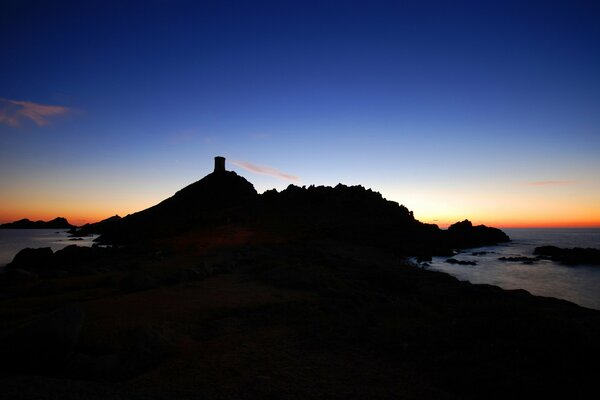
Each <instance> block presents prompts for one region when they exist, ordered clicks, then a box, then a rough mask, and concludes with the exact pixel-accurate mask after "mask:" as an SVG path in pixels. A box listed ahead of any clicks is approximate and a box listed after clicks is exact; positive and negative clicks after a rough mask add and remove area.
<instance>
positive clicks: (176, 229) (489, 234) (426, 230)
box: [76, 157, 509, 257]
mask: <svg viewBox="0 0 600 400" xmlns="http://www.w3.org/2000/svg"><path fill="white" fill-rule="evenodd" d="M231 225H237V226H243V227H246V228H248V229H253V230H260V231H261V232H265V233H269V234H272V235H279V236H283V237H295V238H311V239H324V238H328V239H336V240H343V241H347V242H350V243H361V244H369V245H374V246H378V247H382V248H387V249H389V250H393V251H395V252H397V253H398V254H401V255H407V256H408V255H415V256H422V257H427V256H431V255H452V254H453V249H457V248H467V247H477V246H484V245H492V244H496V243H500V242H504V241H508V240H509V238H508V236H507V235H506V234H505V233H504V232H502V231H500V230H499V229H496V228H489V227H486V226H484V225H479V226H473V225H472V224H471V222H469V221H467V220H465V221H462V222H458V223H456V224H454V225H452V226H450V227H449V228H448V230H442V229H439V227H438V226H437V225H432V224H425V223H422V222H420V221H418V220H416V219H415V218H414V216H413V213H412V212H411V211H409V210H408V209H407V208H406V207H404V206H402V205H399V204H398V203H396V202H393V201H389V200H386V199H384V198H383V197H382V196H381V194H379V193H377V192H374V191H372V190H370V189H365V188H364V187H362V186H345V185H342V184H339V185H337V186H335V187H326V186H316V187H315V186H309V187H298V186H295V185H290V186H288V188H287V189H285V190H283V191H281V192H278V191H276V190H269V191H266V192H265V193H263V194H258V193H257V192H256V190H255V189H254V186H253V185H252V184H251V183H250V182H248V181H247V180H246V179H244V178H243V177H241V176H239V175H237V174H236V173H235V172H232V171H226V170H225V159H224V158H223V157H216V158H215V170H214V172H213V173H211V174H209V175H207V176H206V177H204V178H202V179H201V180H199V181H198V182H195V183H193V184H191V185H189V186H187V187H185V188H183V189H182V190H180V191H179V192H177V193H175V195H173V196H172V197H170V198H168V199H166V200H164V201H162V202H161V203H159V204H157V205H155V206H153V207H150V208H148V209H146V210H143V211H140V212H137V213H135V214H131V215H128V216H126V217H125V218H122V219H114V220H105V221H102V222H100V223H97V224H90V225H88V226H85V227H84V228H82V229H81V230H78V231H77V233H79V234H89V233H98V234H101V236H100V238H99V239H98V241H99V242H100V243H104V244H131V243H135V242H140V241H142V242H143V241H148V240H152V239H160V238H167V237H172V236H176V235H179V234H181V233H184V232H189V231H192V230H198V229H214V228H216V227H219V226H231ZM77 233H76V234H77Z"/></svg>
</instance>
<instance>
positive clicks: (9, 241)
mask: <svg viewBox="0 0 600 400" xmlns="http://www.w3.org/2000/svg"><path fill="white" fill-rule="evenodd" d="M95 237H96V236H90V237H85V238H83V240H76V241H74V240H69V239H71V238H69V236H68V233H67V230H57V229H0V269H3V267H4V266H5V265H6V264H8V263H9V262H11V261H12V259H13V258H14V256H15V254H17V253H18V252H19V250H22V249H24V248H26V247H32V248H38V247H50V248H52V250H53V251H56V250H60V249H62V248H64V247H67V246H69V245H72V244H76V245H78V246H91V245H92V244H93V240H94V239H95Z"/></svg>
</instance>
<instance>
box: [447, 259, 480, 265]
mask: <svg viewBox="0 0 600 400" xmlns="http://www.w3.org/2000/svg"><path fill="white" fill-rule="evenodd" d="M446 262H447V263H448V264H456V265H477V263H476V262H475V261H463V260H457V259H455V258H449V259H447V260H446Z"/></svg>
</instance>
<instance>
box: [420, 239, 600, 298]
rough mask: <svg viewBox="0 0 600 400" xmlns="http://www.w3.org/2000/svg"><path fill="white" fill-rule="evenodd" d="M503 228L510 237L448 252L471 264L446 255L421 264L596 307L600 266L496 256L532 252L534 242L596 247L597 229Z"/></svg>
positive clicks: (468, 278)
mask: <svg viewBox="0 0 600 400" xmlns="http://www.w3.org/2000/svg"><path fill="white" fill-rule="evenodd" d="M502 230H503V231H504V232H505V233H506V234H507V235H508V236H510V238H511V241H510V242H507V243H502V244H500V245H497V246H487V247H478V248H476V249H467V250H462V251H461V252H460V253H458V254H457V255H455V256H453V257H452V258H455V259H457V260H464V261H475V262H476V263H477V264H476V265H457V264H448V263H447V262H446V260H447V259H448V257H433V260H432V262H430V263H429V264H430V265H429V266H428V267H426V268H427V269H432V270H436V271H442V272H446V273H448V274H450V275H453V276H455V277H456V278H458V279H460V280H463V281H469V282H471V283H486V284H490V285H496V286H499V287H501V288H503V289H525V290H527V291H528V292H529V293H531V294H534V295H537V296H545V297H556V298H560V299H564V300H568V301H570V302H573V303H576V304H579V305H580V306H583V307H588V308H594V309H597V310H600V265H577V266H568V265H563V264H560V263H556V262H553V261H550V260H541V261H538V262H536V263H533V264H524V263H522V262H507V261H500V260H498V259H499V258H501V257H521V256H525V257H535V255H534V254H533V251H534V249H535V248H536V247H538V246H557V247H567V248H572V247H593V248H597V249H598V248H600V229H596V228H577V229H541V228H540V229H502ZM483 252H485V254H482V253H483ZM473 253H476V254H473Z"/></svg>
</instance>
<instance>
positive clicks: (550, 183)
mask: <svg viewBox="0 0 600 400" xmlns="http://www.w3.org/2000/svg"><path fill="white" fill-rule="evenodd" d="M573 183H575V181H569V180H562V181H561V180H554V181H533V182H526V183H525V184H526V185H529V186H556V185H571V184H573Z"/></svg>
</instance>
